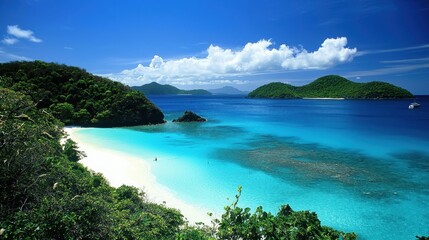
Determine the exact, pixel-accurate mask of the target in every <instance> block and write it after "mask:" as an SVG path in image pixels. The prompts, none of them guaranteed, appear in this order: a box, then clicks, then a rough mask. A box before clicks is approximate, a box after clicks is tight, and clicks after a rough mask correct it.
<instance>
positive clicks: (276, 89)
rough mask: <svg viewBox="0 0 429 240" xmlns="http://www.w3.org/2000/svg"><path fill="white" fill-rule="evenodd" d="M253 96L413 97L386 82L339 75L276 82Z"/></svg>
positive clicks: (253, 93) (254, 92) (255, 91)
mask: <svg viewBox="0 0 429 240" xmlns="http://www.w3.org/2000/svg"><path fill="white" fill-rule="evenodd" d="M248 97H251V98H345V99H398V98H412V97H413V94H411V93H410V92H409V91H407V90H405V89H403V88H400V87H397V86H395V85H392V84H390V83H386V82H369V83H357V82H352V81H350V80H348V79H345V78H343V77H340V76H337V75H328V76H324V77H321V78H318V79H317V80H315V81H313V82H311V83H309V84H307V85H304V86H302V87H296V86H292V85H289V84H285V83H280V82H274V83H269V84H266V85H263V86H261V87H259V88H257V89H255V90H253V91H252V92H251V93H249V95H248Z"/></svg>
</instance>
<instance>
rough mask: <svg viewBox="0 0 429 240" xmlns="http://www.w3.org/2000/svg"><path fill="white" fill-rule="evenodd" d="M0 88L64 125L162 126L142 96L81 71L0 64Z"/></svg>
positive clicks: (36, 64) (33, 64) (42, 65)
mask: <svg viewBox="0 0 429 240" xmlns="http://www.w3.org/2000/svg"><path fill="white" fill-rule="evenodd" d="M0 86H2V87H5V88H9V89H11V90H14V91H19V92H22V93H24V94H26V95H28V96H30V97H31V99H32V100H33V101H34V102H35V103H37V107H38V108H49V109H50V111H51V112H52V114H53V115H54V116H55V117H57V118H58V119H60V120H61V121H62V122H63V123H65V124H66V125H73V124H74V125H80V126H98V127H112V126H132V125H143V124H157V123H163V122H164V120H163V119H164V115H163V114H162V112H161V111H160V110H159V109H158V108H157V107H156V106H155V105H153V104H152V103H151V102H150V101H149V100H148V99H147V98H146V97H145V96H144V95H143V94H141V93H140V92H138V91H133V90H131V89H130V88H129V87H127V86H124V85H123V84H121V83H118V82H113V81H110V80H108V79H105V78H102V77H98V76H94V75H92V74H90V73H88V72H86V71H85V70H82V69H79V68H76V67H69V66H65V65H59V64H55V63H45V62H41V61H34V62H10V63H3V64H0Z"/></svg>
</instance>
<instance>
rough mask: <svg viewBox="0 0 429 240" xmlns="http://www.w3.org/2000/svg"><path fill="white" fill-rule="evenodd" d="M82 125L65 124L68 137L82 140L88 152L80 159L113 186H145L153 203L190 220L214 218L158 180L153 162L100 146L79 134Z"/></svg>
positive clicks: (80, 147)
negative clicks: (153, 171)
mask: <svg viewBox="0 0 429 240" xmlns="http://www.w3.org/2000/svg"><path fill="white" fill-rule="evenodd" d="M80 129H82V128H79V127H65V128H64V131H65V132H66V133H67V135H68V136H67V138H71V139H72V140H73V141H75V142H76V143H77V144H78V147H79V150H80V151H83V152H85V154H86V155H87V156H86V157H85V158H83V159H82V160H80V161H79V163H81V164H82V165H84V166H85V167H87V168H88V169H90V170H92V171H94V172H97V173H101V174H103V176H104V177H105V178H106V180H107V181H108V182H109V184H110V186H112V187H119V186H121V185H129V186H133V187H136V188H138V189H141V190H143V191H144V193H145V198H146V199H147V200H148V201H150V202H153V203H157V204H162V205H165V206H166V207H169V208H174V209H178V210H179V211H180V212H181V213H182V214H183V216H184V217H185V219H186V220H187V221H188V222H189V224H191V225H194V224H195V223H198V222H203V223H205V224H206V225H210V224H211V220H212V218H211V217H209V216H208V215H207V213H208V212H210V211H209V210H206V209H202V208H199V207H196V206H193V205H191V204H188V203H186V202H184V201H183V200H181V199H179V198H177V197H176V196H175V194H174V192H172V191H171V190H170V189H168V188H167V187H165V186H163V185H161V184H159V183H157V182H156V177H155V176H154V175H153V173H152V172H151V166H150V164H149V163H148V162H147V161H145V160H144V159H141V158H139V157H135V156H132V155H128V154H126V153H124V152H120V151H115V150H111V149H109V148H108V147H107V146H106V147H100V146H96V145H94V144H92V143H91V142H89V141H86V140H85V139H83V138H79V137H78V136H77V134H76V132H77V131H79V130H80Z"/></svg>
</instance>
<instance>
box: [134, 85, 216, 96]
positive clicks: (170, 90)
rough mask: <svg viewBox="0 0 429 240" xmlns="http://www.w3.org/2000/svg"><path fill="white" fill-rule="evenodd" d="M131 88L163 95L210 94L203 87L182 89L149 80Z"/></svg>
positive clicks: (149, 93) (150, 93)
mask: <svg viewBox="0 0 429 240" xmlns="http://www.w3.org/2000/svg"><path fill="white" fill-rule="evenodd" d="M131 88H132V89H135V90H137V91H140V92H142V93H144V94H146V95H164V94H171V95H176V94H191V95H211V93H210V92H209V91H206V90H203V89H195V90H182V89H178V88H176V87H174V86H171V85H168V84H165V85H162V84H159V83H156V82H151V83H148V84H144V85H141V86H139V87H131Z"/></svg>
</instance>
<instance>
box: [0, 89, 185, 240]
mask: <svg viewBox="0 0 429 240" xmlns="http://www.w3.org/2000/svg"><path fill="white" fill-rule="evenodd" d="M62 136H63V132H62V123H60V122H59V121H58V120H56V119H55V118H54V117H53V116H52V115H51V114H49V113H48V112H47V111H46V110H44V109H37V108H36V107H35V104H34V103H33V102H32V101H31V100H30V98H29V97H27V96H24V95H22V94H20V93H17V92H14V91H11V90H7V89H2V88H0V191H1V195H0V233H1V238H4V239H174V238H175V236H176V235H177V234H178V233H179V231H180V229H179V227H180V226H182V225H183V223H184V221H183V217H182V215H181V214H180V212H178V211H177V210H174V209H168V208H166V207H164V206H161V205H156V204H153V203H149V202H147V201H145V200H144V194H143V193H142V192H139V191H138V190H137V189H136V188H133V187H128V186H122V187H119V188H117V189H115V188H112V187H110V186H109V185H108V183H107V182H106V180H105V179H104V178H103V177H102V176H101V175H99V174H94V173H91V172H90V171H88V170H87V169H85V168H84V167H83V166H82V165H81V164H79V163H77V162H76V161H77V160H79V159H80V158H81V157H82V154H81V153H79V152H77V151H76V144H75V143H74V142H73V141H66V142H65V144H64V146H61V144H60V138H61V137H62Z"/></svg>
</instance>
